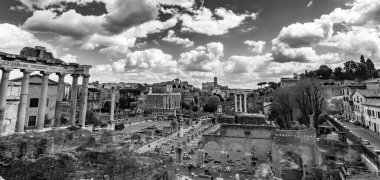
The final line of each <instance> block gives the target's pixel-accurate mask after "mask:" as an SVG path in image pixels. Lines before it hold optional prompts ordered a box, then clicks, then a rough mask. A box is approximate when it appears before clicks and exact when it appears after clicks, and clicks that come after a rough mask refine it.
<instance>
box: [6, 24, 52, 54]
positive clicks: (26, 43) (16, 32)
mask: <svg viewBox="0 0 380 180" xmlns="http://www.w3.org/2000/svg"><path fill="white" fill-rule="evenodd" d="M34 46H43V47H46V48H47V49H48V51H50V52H53V54H54V55H55V54H56V49H55V48H54V47H53V46H52V45H51V44H49V43H47V42H44V41H41V40H39V39H37V38H36V37H35V36H34V35H33V34H32V33H30V32H28V31H25V30H22V29H20V28H18V27H17V26H15V25H13V24H8V23H4V24H0V51H2V52H6V53H11V54H20V51H21V49H22V48H24V47H34Z"/></svg>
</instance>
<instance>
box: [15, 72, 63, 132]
mask: <svg viewBox="0 0 380 180" xmlns="http://www.w3.org/2000/svg"><path fill="white" fill-rule="evenodd" d="M21 80H22V78H16V79H13V80H11V81H12V82H21ZM41 83H42V76H41V75H39V74H34V75H31V76H30V80H29V97H28V101H27V104H28V107H27V108H26V118H25V121H26V122H25V126H26V127H29V128H34V127H35V126H36V125H37V118H38V117H37V116H38V107H39V106H41V104H40V103H39V98H40V96H41V87H42V86H41ZM57 88H58V83H57V82H55V81H53V80H51V79H49V83H48V93H47V101H46V104H44V106H46V107H47V108H46V112H45V122H47V120H48V121H50V122H52V120H53V119H54V112H55V103H56V98H57ZM16 114H17V113H16Z"/></svg>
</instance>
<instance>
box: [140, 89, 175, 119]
mask: <svg viewBox="0 0 380 180" xmlns="http://www.w3.org/2000/svg"><path fill="white" fill-rule="evenodd" d="M168 88H169V91H168V92H152V89H150V90H149V92H148V94H147V95H146V98H145V102H144V110H145V111H154V112H161V113H165V112H170V113H174V110H175V109H181V107H182V99H181V93H180V92H172V91H170V90H171V87H170V86H169V87H168Z"/></svg>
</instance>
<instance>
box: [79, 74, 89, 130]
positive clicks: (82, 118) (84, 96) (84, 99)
mask: <svg viewBox="0 0 380 180" xmlns="http://www.w3.org/2000/svg"><path fill="white" fill-rule="evenodd" d="M89 79H90V75H88V74H86V75H83V82H82V96H81V99H80V106H79V125H81V126H82V127H84V125H85V121H86V111H87V96H88V81H89Z"/></svg>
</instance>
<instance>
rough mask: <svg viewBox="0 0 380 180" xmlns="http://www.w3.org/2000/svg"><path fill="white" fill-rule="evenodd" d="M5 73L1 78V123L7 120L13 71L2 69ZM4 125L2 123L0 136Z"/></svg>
mask: <svg viewBox="0 0 380 180" xmlns="http://www.w3.org/2000/svg"><path fill="white" fill-rule="evenodd" d="M1 70H2V71H3V75H2V76H1V84H0V122H3V121H4V119H5V105H6V102H7V96H8V86H9V74H10V73H11V71H12V70H13V69H11V68H1ZM2 124H3V123H0V134H2V133H3V132H2V129H3V127H1V125H2Z"/></svg>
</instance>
